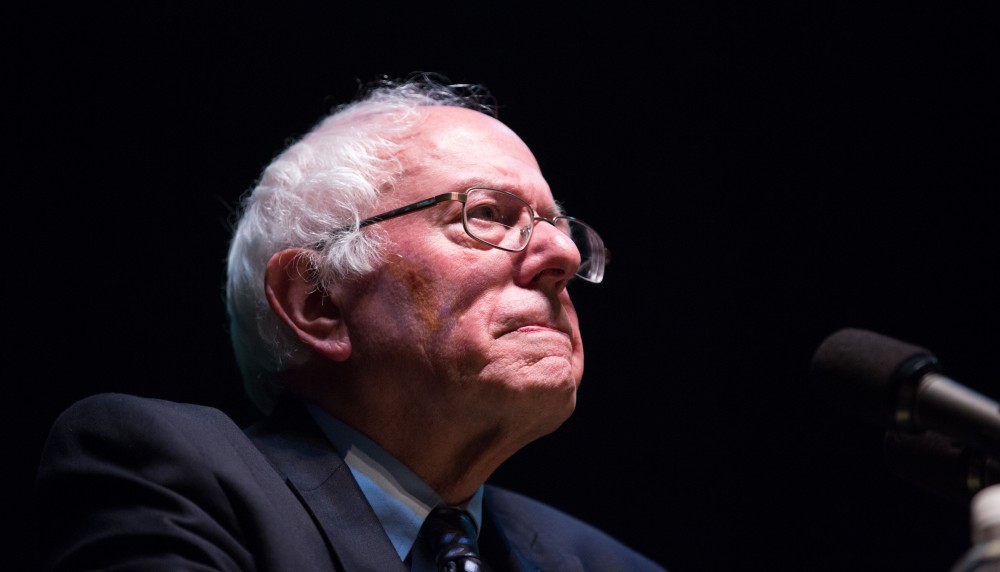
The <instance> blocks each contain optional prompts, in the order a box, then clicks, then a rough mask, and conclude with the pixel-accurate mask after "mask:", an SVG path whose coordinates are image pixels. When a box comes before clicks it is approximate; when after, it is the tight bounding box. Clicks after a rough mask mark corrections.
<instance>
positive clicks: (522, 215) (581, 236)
mask: <svg viewBox="0 0 1000 572" xmlns="http://www.w3.org/2000/svg"><path fill="white" fill-rule="evenodd" d="M533 222H534V220H533V212H532V210H531V206H530V205H528V203H526V202H524V201H523V200H521V199H520V198H519V197H517V196H515V195H513V194H510V193H508V192H505V191H498V190H493V189H472V190H470V191H468V192H467V194H466V201H465V226H466V230H467V231H468V232H469V234H471V235H472V236H474V237H475V238H477V239H479V240H482V241H483V242H486V243H488V244H491V245H493V246H498V247H500V248H504V249H508V250H515V251H516V250H520V249H522V248H523V247H524V246H525V245H526V244H527V243H528V240H529V238H530V237H531V228H532V224H533ZM556 226H557V227H558V228H559V230H561V231H563V232H564V233H565V234H566V235H567V236H569V237H570V238H571V239H572V240H573V242H574V243H575V244H576V247H577V249H578V250H579V251H580V268H579V269H578V270H577V275H578V276H580V277H581V278H584V279H585V280H588V281H591V282H600V281H601V279H602V278H603V277H604V265H605V260H604V255H605V254H604V253H605V250H604V243H603V241H602V240H601V237H600V236H599V235H598V234H597V232H596V231H594V230H593V229H592V228H590V227H589V226H587V225H586V224H584V223H583V222H580V221H578V220H576V219H573V218H571V217H558V218H556Z"/></svg>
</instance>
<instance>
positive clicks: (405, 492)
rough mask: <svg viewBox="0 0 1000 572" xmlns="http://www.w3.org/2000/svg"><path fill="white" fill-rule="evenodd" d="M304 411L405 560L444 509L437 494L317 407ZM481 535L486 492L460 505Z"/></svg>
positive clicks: (353, 430) (371, 444)
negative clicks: (439, 507) (436, 511)
mask: <svg viewBox="0 0 1000 572" xmlns="http://www.w3.org/2000/svg"><path fill="white" fill-rule="evenodd" d="M305 405H306V409H307V410H308V411H309V414H310V415H311V416H312V418H313V419H315V420H316V423H317V424H318V425H319V426H320V428H321V429H322V431H323V434H324V435H325V436H326V438H327V439H328V440H329V441H330V443H331V444H332V445H333V447H334V448H335V449H336V450H337V452H339V453H340V455H341V456H342V457H343V459H344V462H345V463H347V466H348V467H350V469H351V473H352V474H353V475H354V479H355V480H356V481H357V482H358V485H359V486H360V487H361V492H362V493H364V495H365V498H366V499H367V500H368V504H370V505H371V507H372V509H373V510H374V511H375V515H376V516H377V517H378V519H379V522H381V523H382V528H384V529H385V532H386V534H388V536H389V540H390V541H391V542H392V545H393V546H394V547H395V549H396V552H397V553H398V554H399V558H400V560H404V559H405V558H406V556H407V554H409V553H410V549H411V548H412V547H413V543H414V542H415V541H416V539H417V534H418V533H419V532H420V526H421V525H422V524H423V522H424V519H425V518H426V517H427V515H428V514H430V512H431V510H432V509H433V508H434V507H436V506H437V505H439V504H444V503H443V502H442V500H441V497H440V496H438V494H437V493H436V492H434V489H432V488H431V487H430V485H428V484H427V483H425V482H424V481H422V480H421V479H420V477H418V476H417V475H416V474H414V473H413V471H411V470H410V469H409V468H407V467H406V466H405V465H403V464H402V463H400V462H399V461H398V460H397V459H396V458H394V457H393V456H392V455H390V454H389V453H387V452H386V451H385V449H383V448H382V447H380V446H379V445H377V444H376V443H375V442H374V441H372V440H371V439H369V438H368V437H365V436H364V435H362V434H361V433H360V432H358V431H357V430H355V429H353V428H352V427H350V426H349V425H347V424H346V423H344V422H343V421H340V420H339V419H337V418H336V417H334V416H332V415H330V414H329V413H327V412H326V411H325V410H323V409H321V408H320V407H319V406H317V405H314V404H312V403H306V404H305ZM461 508H464V509H465V510H466V511H468V512H469V514H470V515H471V516H472V519H473V521H474V522H475V523H476V530H482V518H483V487H481V486H480V487H479V489H478V490H477V491H476V494H474V495H473V496H472V498H471V499H469V502H467V503H466V504H465V505H462V506H461Z"/></svg>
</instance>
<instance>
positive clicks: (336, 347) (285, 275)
mask: <svg viewBox="0 0 1000 572" xmlns="http://www.w3.org/2000/svg"><path fill="white" fill-rule="evenodd" d="M310 254H311V253H310V252H309V251H305V250H300V249H288V250H282V251H280V252H277V253H275V254H274V255H273V256H272V257H271V260H270V261H268V263H267V271H266V272H265V274H264V291H265V292H266V294H267V300H268V303H270V305H271V310H272V311H273V312H274V313H275V314H277V315H278V317H279V318H281V320H282V321H283V322H285V323H286V324H288V327H290V328H292V330H293V331H294V332H295V333H296V334H297V335H298V337H299V339H300V340H302V341H303V342H304V343H306V344H307V345H309V346H310V347H312V348H313V349H315V350H316V351H317V352H319V353H321V354H323V355H324V356H326V357H328V358H330V359H332V360H334V361H344V360H346V359H347V358H348V357H350V355H351V339H350V336H349V334H348V331H347V324H346V323H345V322H344V319H343V315H342V313H341V307H340V302H339V301H338V300H337V299H336V296H334V295H331V294H330V293H328V292H326V291H325V290H324V289H322V288H320V286H319V285H318V284H317V283H316V280H315V270H314V269H313V266H312V264H313V263H312V260H311V259H310Z"/></svg>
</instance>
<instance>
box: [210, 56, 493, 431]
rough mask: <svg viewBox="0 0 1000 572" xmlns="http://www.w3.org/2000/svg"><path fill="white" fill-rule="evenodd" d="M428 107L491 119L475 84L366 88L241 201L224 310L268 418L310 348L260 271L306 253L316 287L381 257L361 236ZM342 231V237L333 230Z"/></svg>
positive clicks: (426, 81) (415, 81)
mask: <svg viewBox="0 0 1000 572" xmlns="http://www.w3.org/2000/svg"><path fill="white" fill-rule="evenodd" d="M427 105H451V106H457V107H467V108H472V109H477V110H479V111H482V112H484V113H487V114H489V115H492V116H496V107H495V105H494V103H493V100H492V98H491V97H490V94H489V92H488V91H487V90H486V89H485V88H484V87H483V86H479V85H469V84H448V83H447V81H445V80H444V78H441V77H440V76H433V75H429V74H417V75H413V76H410V77H408V78H406V79H404V80H388V79H382V80H379V81H377V82H374V83H372V84H369V85H368V86H366V89H365V90H364V91H363V92H362V93H361V94H360V95H359V97H358V98H357V99H356V100H354V101H353V102H351V103H347V104H343V105H340V106H338V107H337V108H335V109H334V110H333V111H332V113H330V114H329V115H328V116H326V117H325V118H323V119H322V120H321V121H320V122H319V123H317V124H316V125H315V126H314V127H313V128H312V129H311V130H310V131H309V132H308V133H306V134H305V135H304V136H303V137H302V138H301V139H299V140H298V141H296V142H294V143H293V144H292V145H290V146H289V147H288V148H287V149H285V150H284V151H282V152H281V153H280V154H279V155H278V156H277V157H276V158H275V159H274V160H273V161H272V162H271V163H270V164H269V165H268V166H267V167H266V168H265V169H264V171H263V173H262V175H261V177H260V179H259V181H258V183H257V184H256V186H255V187H254V188H253V189H251V190H250V191H249V192H248V193H246V194H245V195H244V196H243V197H242V198H241V200H240V212H239V219H238V221H237V223H236V226H235V230H234V232H233V236H232V241H231V243H230V247H229V258H228V266H227V280H226V310H227V312H228V314H229V328H230V338H231V340H232V344H233V350H234V352H235V356H236V362H237V364H238V366H239V368H240V372H241V374H242V376H243V382H244V387H245V389H246V392H247V394H248V396H249V397H250V399H251V401H253V403H254V404H255V405H256V406H257V407H258V408H259V409H260V410H262V411H264V412H267V411H269V410H270V409H271V408H272V406H273V404H274V400H275V398H276V397H278V395H280V394H281V393H282V392H283V391H284V384H285V382H284V379H285V376H283V375H282V374H283V373H285V372H287V371H289V370H292V369H294V368H296V367H297V366H300V365H302V364H303V363H305V362H306V361H307V360H308V359H309V357H310V355H311V351H310V350H308V348H307V347H306V346H305V345H304V344H303V343H302V342H301V341H300V340H299V339H298V337H297V336H296V335H295V334H294V333H293V332H292V331H291V329H289V328H288V326H287V325H286V324H285V323H284V322H282V321H281V320H280V319H279V318H278V317H277V316H276V315H275V314H274V312H272V311H271V309H270V306H269V304H268V302H267V298H266V296H265V293H264V272H265V269H266V268H267V264H268V261H269V260H270V258H271V256H272V255H273V254H275V253H276V252H280V251H281V250H284V249H288V248H302V249H308V250H310V251H311V252H315V255H313V256H311V265H312V268H313V269H314V272H315V275H314V276H313V278H314V279H315V283H316V287H317V288H325V287H328V286H329V285H331V284H334V283H336V282H337V281H342V280H351V279H357V278H360V277H363V276H364V275H365V274H366V273H368V272H370V271H371V270H372V269H373V268H374V266H375V264H376V263H377V262H378V261H379V260H380V259H381V256H382V249H381V240H380V235H379V233H376V232H371V233H369V232H365V233H362V232H358V230H357V225H358V222H359V221H360V220H361V219H363V218H364V217H365V216H368V215H370V214H371V209H372V208H373V207H374V205H375V203H376V200H377V198H378V197H379V196H380V194H382V193H385V192H391V189H392V188H393V185H394V182H395V179H396V177H397V176H398V174H399V172H400V165H399V163H398V161H397V160H396V154H397V152H398V150H399V148H400V146H401V143H400V141H402V140H403V136H404V135H405V134H406V133H407V132H408V131H409V130H410V129H411V128H412V127H413V125H414V123H415V121H416V120H417V117H418V114H417V113H416V110H417V109H418V108H419V107H421V106H427ZM344 228H348V229H349V230H348V231H346V232H335V231H337V230H338V229H344Z"/></svg>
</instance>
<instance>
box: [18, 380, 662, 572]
mask: <svg viewBox="0 0 1000 572" xmlns="http://www.w3.org/2000/svg"><path fill="white" fill-rule="evenodd" d="M36 484H37V487H36V490H35V495H36V503H37V504H36V506H37V507H38V513H37V514H38V518H39V526H38V542H39V553H40V555H41V560H42V569H43V570H142V571H159V570H242V571H252V570H259V571H275V572H308V571H314V570H322V571H333V570H338V571H339V570H347V571H355V570H360V571H377V572H406V567H405V566H404V565H403V564H402V563H401V562H400V560H399V557H398V556H397V555H396V552H395V550H394V549H393V547H392V545H391V543H390V542H389V538H388V536H387V535H386V534H385V531H384V530H383V529H382V526H381V524H380V523H379V521H378V519H377V518H376V516H375V513H374V512H373V511H372V509H371V507H370V506H369V505H368V502H367V501H366V500H365V497H364V495H363V494H362V492H361V489H360V488H359V487H358V485H357V483H356V482H355V480H354V478H353V476H352V475H351V471H350V470H349V469H348V467H347V465H346V464H345V463H344V462H343V460H342V459H341V458H340V456H338V455H337V454H336V452H335V451H334V450H333V448H332V447H331V445H330V444H329V443H328V442H327V441H326V439H325V438H324V437H323V435H322V433H321V431H320V430H319V428H318V427H317V426H316V425H315V424H314V423H313V421H312V419H311V417H309V415H308V413H307V412H306V411H305V410H304V408H302V407H300V406H298V405H291V404H286V405H283V406H282V407H280V408H279V409H278V410H277V411H276V412H275V414H274V415H272V416H271V417H269V418H268V419H266V420H265V421H263V422H261V423H259V424H257V425H255V426H254V427H252V428H250V429H248V430H246V431H244V430H242V429H240V428H239V427H238V426H237V425H236V424H235V423H234V422H233V421H232V420H231V419H230V418H229V417H227V416H226V415H225V414H224V413H222V412H221V411H219V410H217V409H213V408H209V407H204V406H199V405H192V404H182V403H175V402H170V401H162V400H155V399H148V398H140V397H134V396H127V395H121V394H104V395H97V396H93V397H88V398H86V399H83V400H82V401H80V402H78V403H76V404H74V405H73V406H71V407H70V408H68V409H67V410H66V411H65V412H64V413H63V414H62V415H61V416H60V417H59V419H58V420H57V421H56V423H55V424H54V426H53V428H52V431H51V433H50V435H49V439H48V441H47V443H46V446H45V449H44V451H43V454H42V461H41V464H40V466H39V471H38V479H37V483H36ZM483 515H484V516H483V520H484V523H483V531H482V535H481V540H480V542H481V544H482V545H483V550H484V552H485V555H486V557H487V559H488V560H489V561H490V562H491V564H493V565H494V567H495V568H497V569H498V570H503V569H505V567H506V569H510V570H545V571H550V570H588V571H590V570H594V571H613V572H619V571H632V570H635V571H647V570H648V571H662V570H663V568H662V567H660V566H659V565H657V564H655V563H653V562H651V561H650V560H648V559H647V558H645V557H643V556H641V555H639V554H637V553H636V552H634V551H632V550H631V549H630V548H628V547H626V546H625V545H623V544H622V543H620V542H619V541H617V540H616V539H614V538H612V537H610V536H608V535H606V534H605V533H603V532H601V531H599V530H597V529H595V528H593V527H591V526H589V525H587V524H585V523H583V522H581V521H579V520H576V519H574V518H573V517H570V516H568V515H567V514H564V513H562V512H560V511H558V510H556V509H554V508H552V507H550V506H547V505H545V504H542V503H539V502H537V501H535V500H532V499H529V498H527V497H524V496H522V495H519V494H516V493H513V492H511V491H507V490H504V489H501V488H498V487H495V486H491V485H487V487H486V490H485V496H484V500H483Z"/></svg>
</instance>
